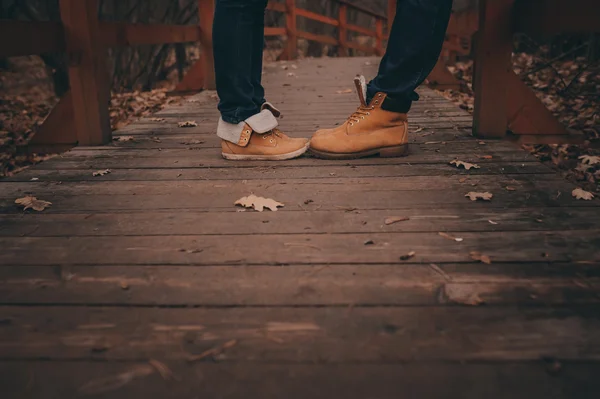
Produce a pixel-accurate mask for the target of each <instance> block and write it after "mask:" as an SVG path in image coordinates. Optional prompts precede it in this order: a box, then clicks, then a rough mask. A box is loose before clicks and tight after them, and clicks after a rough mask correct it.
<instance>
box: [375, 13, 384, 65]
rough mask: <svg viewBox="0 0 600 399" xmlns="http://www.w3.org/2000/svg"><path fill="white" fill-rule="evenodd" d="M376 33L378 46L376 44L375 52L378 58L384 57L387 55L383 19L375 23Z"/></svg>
mask: <svg viewBox="0 0 600 399" xmlns="http://www.w3.org/2000/svg"><path fill="white" fill-rule="evenodd" d="M375 31H376V35H375V36H376V39H377V41H376V44H375V50H376V54H377V55H378V56H383V54H384V53H385V51H384V49H383V19H379V18H378V19H377V20H376V21H375Z"/></svg>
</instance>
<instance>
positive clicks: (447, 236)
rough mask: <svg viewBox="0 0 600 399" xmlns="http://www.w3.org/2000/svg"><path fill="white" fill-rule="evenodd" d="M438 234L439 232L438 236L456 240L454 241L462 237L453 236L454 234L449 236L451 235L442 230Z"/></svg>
mask: <svg viewBox="0 0 600 399" xmlns="http://www.w3.org/2000/svg"><path fill="white" fill-rule="evenodd" d="M438 234H439V235H440V236H442V237H444V238H447V239H448V240H452V241H456V242H461V241H463V239H462V238H459V237H454V236H451V235H450V234H448V233H444V232H441V231H440V232H439V233H438Z"/></svg>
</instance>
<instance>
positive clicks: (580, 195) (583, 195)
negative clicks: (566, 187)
mask: <svg viewBox="0 0 600 399" xmlns="http://www.w3.org/2000/svg"><path fill="white" fill-rule="evenodd" d="M571 194H572V195H573V197H575V198H577V199H578V200H585V201H590V200H592V199H593V198H594V194H592V193H590V192H589V191H585V190H582V189H581V188H576V189H575V190H573V192H572V193H571Z"/></svg>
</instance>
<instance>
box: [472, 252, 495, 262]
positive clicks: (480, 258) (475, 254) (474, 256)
mask: <svg viewBox="0 0 600 399" xmlns="http://www.w3.org/2000/svg"><path fill="white" fill-rule="evenodd" d="M469 255H471V259H473V260H478V261H480V262H483V263H485V264H486V265H490V264H491V263H492V260H491V259H490V257H489V256H487V255H483V254H481V253H479V252H476V251H472V252H470V253H469Z"/></svg>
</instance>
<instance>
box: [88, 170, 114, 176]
mask: <svg viewBox="0 0 600 399" xmlns="http://www.w3.org/2000/svg"><path fill="white" fill-rule="evenodd" d="M111 172H112V170H110V169H104V170H98V171H96V172H94V173H92V176H94V177H96V176H104V175H107V174H109V173H111Z"/></svg>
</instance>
